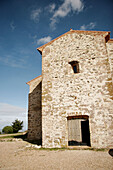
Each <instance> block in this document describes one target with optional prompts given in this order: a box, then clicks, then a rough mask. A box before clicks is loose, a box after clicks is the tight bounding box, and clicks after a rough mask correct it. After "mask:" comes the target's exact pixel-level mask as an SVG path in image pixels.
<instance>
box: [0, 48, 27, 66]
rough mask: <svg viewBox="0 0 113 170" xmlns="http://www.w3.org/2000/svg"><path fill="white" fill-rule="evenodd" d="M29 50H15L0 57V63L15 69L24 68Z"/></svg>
mask: <svg viewBox="0 0 113 170" xmlns="http://www.w3.org/2000/svg"><path fill="white" fill-rule="evenodd" d="M28 51H29V50H27V51H26V50H25V49H21V48H19V49H15V50H13V51H12V52H10V53H9V54H7V53H6V54H5V55H1V56H0V63H2V64H4V65H7V66H10V67H16V68H26V65H27V61H28V58H29V55H30V54H29V52H28Z"/></svg>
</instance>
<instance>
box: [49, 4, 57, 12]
mask: <svg viewBox="0 0 113 170" xmlns="http://www.w3.org/2000/svg"><path fill="white" fill-rule="evenodd" d="M55 7H56V5H55V4H54V3H53V4H50V5H49V6H48V7H47V9H48V11H49V12H50V13H52V12H54V10H55Z"/></svg>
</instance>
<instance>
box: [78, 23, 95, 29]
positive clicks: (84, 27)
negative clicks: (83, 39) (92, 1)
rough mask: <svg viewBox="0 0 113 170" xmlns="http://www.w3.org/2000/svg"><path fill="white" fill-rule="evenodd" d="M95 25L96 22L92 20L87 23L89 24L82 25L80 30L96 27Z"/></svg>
mask: <svg viewBox="0 0 113 170" xmlns="http://www.w3.org/2000/svg"><path fill="white" fill-rule="evenodd" d="M95 26H96V22H90V23H89V24H87V25H85V24H83V25H82V26H81V27H80V30H88V29H93V28H95Z"/></svg>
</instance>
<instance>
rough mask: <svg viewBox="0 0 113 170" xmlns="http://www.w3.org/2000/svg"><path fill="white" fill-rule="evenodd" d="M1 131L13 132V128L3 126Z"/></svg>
mask: <svg viewBox="0 0 113 170" xmlns="http://www.w3.org/2000/svg"><path fill="white" fill-rule="evenodd" d="M2 132H3V133H6V134H8V133H13V128H12V126H5V127H4V128H3V129H2Z"/></svg>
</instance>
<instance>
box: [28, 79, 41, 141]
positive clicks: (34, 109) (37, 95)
mask: <svg viewBox="0 0 113 170" xmlns="http://www.w3.org/2000/svg"><path fill="white" fill-rule="evenodd" d="M27 84H29V86H30V93H29V106H28V140H29V141H37V142H38V143H39V144H41V142H42V107H41V100H42V77H41V76H39V77H37V78H36V79H34V80H31V81H30V82H28V83H27Z"/></svg>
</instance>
